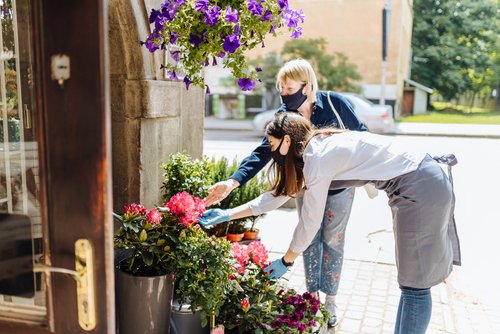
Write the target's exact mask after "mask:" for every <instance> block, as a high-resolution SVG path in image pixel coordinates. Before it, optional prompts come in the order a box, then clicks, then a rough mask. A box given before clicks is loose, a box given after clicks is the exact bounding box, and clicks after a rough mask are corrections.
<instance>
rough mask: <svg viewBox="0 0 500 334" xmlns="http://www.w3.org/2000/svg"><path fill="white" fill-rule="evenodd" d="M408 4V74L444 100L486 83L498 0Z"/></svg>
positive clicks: (490, 76) (420, 0)
mask: <svg viewBox="0 0 500 334" xmlns="http://www.w3.org/2000/svg"><path fill="white" fill-rule="evenodd" d="M413 8H414V22H413V36H412V49H413V59H412V79H413V80H415V81H418V82H420V83H422V84H424V85H426V86H429V87H432V88H434V89H436V90H437V91H438V92H439V93H440V94H441V95H442V96H443V97H444V98H445V99H448V100H449V99H453V98H457V97H459V96H461V95H464V94H467V93H468V94H469V95H471V97H472V99H473V98H474V97H475V95H476V94H478V93H481V92H484V91H485V90H488V89H491V84H492V82H493V76H494V71H492V67H493V62H494V58H495V57H494V54H495V49H497V48H498V44H496V43H495V42H496V39H497V37H498V35H499V33H500V31H499V24H498V19H497V16H498V14H499V8H498V1H497V0H484V1H476V0H447V1H440V0H415V1H414V5H413ZM496 52H497V53H498V50H496ZM472 103H473V101H472Z"/></svg>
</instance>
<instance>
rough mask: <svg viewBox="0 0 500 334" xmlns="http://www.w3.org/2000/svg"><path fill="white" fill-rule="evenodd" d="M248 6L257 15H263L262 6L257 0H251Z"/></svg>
mask: <svg viewBox="0 0 500 334" xmlns="http://www.w3.org/2000/svg"><path fill="white" fill-rule="evenodd" d="M247 8H248V10H249V11H251V12H252V14H253V15H255V16H257V15H262V6H261V5H260V3H257V1H255V0H249V2H248V5H247Z"/></svg>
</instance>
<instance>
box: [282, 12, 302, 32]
mask: <svg viewBox="0 0 500 334" xmlns="http://www.w3.org/2000/svg"><path fill="white" fill-rule="evenodd" d="M282 17H283V19H284V20H285V21H286V25H287V27H288V28H296V27H297V26H298V25H299V21H300V22H302V23H304V19H305V15H304V11H303V10H302V9H301V10H299V11H294V10H292V9H287V10H286V12H285V13H283V14H282Z"/></svg>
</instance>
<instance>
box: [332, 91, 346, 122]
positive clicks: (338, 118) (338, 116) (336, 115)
mask: <svg viewBox="0 0 500 334" xmlns="http://www.w3.org/2000/svg"><path fill="white" fill-rule="evenodd" d="M330 93H331V92H330V91H328V92H327V96H328V102H329V103H330V107H331V108H332V110H333V112H334V113H335V117H337V120H338V121H339V126H340V128H341V129H342V130H345V129H346V127H345V125H344V122H342V118H340V115H339V113H338V112H337V110H336V109H335V107H334V106H333V103H332V100H331V98H330Z"/></svg>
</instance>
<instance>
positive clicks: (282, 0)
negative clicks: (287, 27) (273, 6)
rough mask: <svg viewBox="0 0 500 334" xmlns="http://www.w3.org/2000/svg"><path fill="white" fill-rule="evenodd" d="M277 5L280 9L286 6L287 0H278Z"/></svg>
mask: <svg viewBox="0 0 500 334" xmlns="http://www.w3.org/2000/svg"><path fill="white" fill-rule="evenodd" d="M278 5H279V6H280V8H281V9H283V8H288V0H278Z"/></svg>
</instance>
